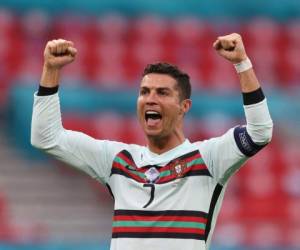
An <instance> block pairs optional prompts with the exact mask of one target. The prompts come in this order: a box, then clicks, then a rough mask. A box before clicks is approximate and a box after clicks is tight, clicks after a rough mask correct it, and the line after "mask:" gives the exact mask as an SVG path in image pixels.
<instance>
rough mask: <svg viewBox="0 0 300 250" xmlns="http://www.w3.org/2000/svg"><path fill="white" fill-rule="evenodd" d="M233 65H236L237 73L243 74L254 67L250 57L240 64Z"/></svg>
mask: <svg viewBox="0 0 300 250" xmlns="http://www.w3.org/2000/svg"><path fill="white" fill-rule="evenodd" d="M233 65H234V67H235V70H236V72H237V73H242V72H244V71H247V70H249V69H251V68H252V67H253V66H252V63H251V61H250V59H249V58H248V57H246V58H245V59H243V60H242V61H240V62H239V63H234V64H233Z"/></svg>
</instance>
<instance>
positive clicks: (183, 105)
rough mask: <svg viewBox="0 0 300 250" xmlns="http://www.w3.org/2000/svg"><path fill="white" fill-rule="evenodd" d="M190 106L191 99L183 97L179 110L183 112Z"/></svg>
mask: <svg viewBox="0 0 300 250" xmlns="http://www.w3.org/2000/svg"><path fill="white" fill-rule="evenodd" d="M191 107H192V100H191V99H185V100H183V101H182V102H181V108H180V112H181V113H183V114H185V113H187V112H188V111H189V110H190V108H191Z"/></svg>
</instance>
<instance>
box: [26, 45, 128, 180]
mask: <svg viewBox="0 0 300 250" xmlns="http://www.w3.org/2000/svg"><path fill="white" fill-rule="evenodd" d="M75 55H76V49H75V48H74V47H73V43H71V42H68V41H64V40H54V41H51V42H49V43H48V44H47V46H46V48H45V52H44V58H45V63H44V67H43V73H42V78H41V83H40V87H39V91H38V92H37V93H35V95H34V105H33V114H32V124H31V144H32V145H33V146H34V147H36V148H39V149H41V150H43V151H44V152H46V153H48V154H51V155H53V156H54V157H56V158H57V159H59V160H61V161H64V162H66V163H68V164H70V165H72V166H74V167H76V168H78V169H80V170H82V171H84V172H86V173H88V174H89V175H90V176H92V177H93V178H96V179H98V180H100V181H101V182H103V183H105V182H107V179H108V177H109V175H110V167H111V162H110V161H111V158H112V157H113V155H114V152H112V151H118V150H121V149H122V147H123V144H122V143H117V142H109V141H103V140H95V139H94V138H91V137H89V136H87V135H85V134H83V133H80V132H75V131H70V130H66V129H64V128H63V125H62V121H61V111H60V104H59V97H58V93H57V92H58V84H59V73H60V70H61V68H62V67H63V66H65V65H67V64H69V63H70V62H72V61H73V60H74V59H75Z"/></svg>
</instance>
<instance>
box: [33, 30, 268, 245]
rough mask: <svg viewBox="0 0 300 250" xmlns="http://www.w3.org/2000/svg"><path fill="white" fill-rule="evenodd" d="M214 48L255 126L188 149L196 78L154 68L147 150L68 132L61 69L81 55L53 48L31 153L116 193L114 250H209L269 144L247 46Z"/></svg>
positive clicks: (234, 37)
mask: <svg viewBox="0 0 300 250" xmlns="http://www.w3.org/2000/svg"><path fill="white" fill-rule="evenodd" d="M213 47H214V48H215V50H216V51H217V52H218V54H219V55H220V56H222V57H224V58H225V59H227V60H228V61H230V62H231V63H233V64H234V67H235V68H236V70H237V72H238V76H239V79H240V85H241V91H242V95H243V102H244V110H245V116H246V121H247V124H246V125H245V126H236V127H234V128H231V129H229V130H228V131H227V132H226V133H225V134H224V135H222V136H221V137H216V138H211V139H208V140H204V141H197V142H190V141H189V140H188V139H187V138H186V137H185V135H184V133H183V122H184V116H185V114H186V113H187V112H188V111H189V109H190V107H191V104H192V101H191V99H190V95H191V86H190V82H189V76H188V75H187V74H186V73H183V72H182V71H181V70H179V69H178V68H177V67H176V66H173V65H170V64H167V63H157V64H150V65H148V66H147V67H146V68H145V70H144V73H143V78H142V80H141V86H140V92H139V96H138V98H137V116H138V120H139V123H140V125H141V127H142V129H143V131H144V133H145V136H146V139H147V145H146V146H140V145H134V144H130V145H129V144H125V143H122V142H115V141H109V140H97V139H93V138H91V137H89V136H87V135H85V134H83V133H80V132H75V131H70V130H66V129H64V128H63V126H62V122H61V111H60V104H59V97H58V85H59V77H60V69H61V68H62V67H64V66H65V65H67V64H69V63H71V62H72V61H73V60H74V59H75V56H76V52H77V51H76V49H75V47H74V45H73V43H72V42H70V41H65V40H61V39H59V40H53V41H50V42H48V43H47V45H46V48H45V51H44V67H43V73H42V77H41V82H40V86H39V90H38V92H37V93H35V95H34V106H33V115H32V128H31V143H32V145H33V146H35V147H37V148H39V149H41V150H43V151H44V152H46V153H48V154H51V155H53V156H55V157H56V158H57V159H59V160H62V161H64V162H66V163H68V164H70V165H72V166H74V167H76V168H78V169H80V170H83V171H84V172H86V173H87V174H89V175H90V176H91V177H93V178H95V179H97V180H98V181H99V182H101V183H103V184H104V185H106V186H107V187H108V189H109V190H110V192H111V194H112V196H113V197H114V216H113V228H112V240H111V249H112V250H140V249H143V250H153V249H156V250H182V249H188V250H201V249H202V250H204V249H209V246H210V241H211V237H212V232H213V229H214V226H215V224H216V218H217V215H218V213H219V210H220V207H221V203H222V199H223V196H224V190H225V188H226V185H227V183H228V179H229V178H230V176H232V175H233V174H234V173H235V172H236V171H237V170H238V169H239V168H240V167H241V166H242V164H243V163H244V162H245V161H246V160H247V159H249V158H250V157H251V156H253V155H254V154H256V153H257V152H258V151H259V150H260V149H262V148H263V147H264V146H265V145H267V144H268V143H269V141H270V140H271V137H272V128H273V123H272V120H271V117H270V114H269V111H268V107H267V102H266V98H265V96H264V94H263V91H262V89H261V87H260V84H259V82H258V80H257V78H256V76H255V73H254V71H253V68H252V64H251V61H250V60H249V58H248V57H247V54H246V51H245V48H244V45H243V42H242V38H241V36H240V35H239V34H236V33H234V34H229V35H226V36H221V37H218V38H217V40H216V41H215V42H214V44H213ZM224 84H226V83H224ZM212 101H213V100H212ZM108 125H109V124H108ZM262 167H263V166H262ZM100 223H101V222H100Z"/></svg>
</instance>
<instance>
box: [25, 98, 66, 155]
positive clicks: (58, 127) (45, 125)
mask: <svg viewBox="0 0 300 250" xmlns="http://www.w3.org/2000/svg"><path fill="white" fill-rule="evenodd" d="M62 130H63V126H62V122H61V113H60V105H59V99H58V94H55V95H51V96H47V97H39V96H36V95H35V96H34V105H33V113H32V122H31V144H32V145H33V146H35V147H37V148H41V149H48V148H51V147H53V146H55V145H56V141H57V137H58V135H59V133H61V131H62Z"/></svg>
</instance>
